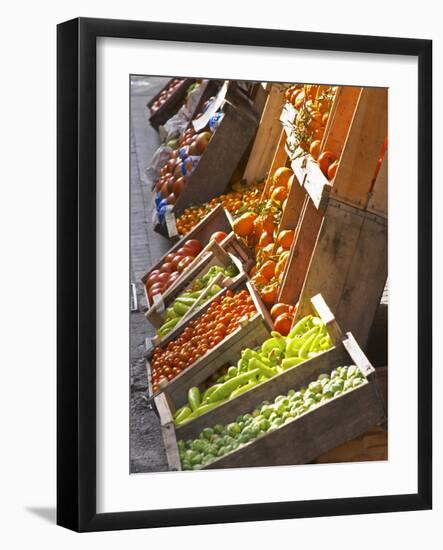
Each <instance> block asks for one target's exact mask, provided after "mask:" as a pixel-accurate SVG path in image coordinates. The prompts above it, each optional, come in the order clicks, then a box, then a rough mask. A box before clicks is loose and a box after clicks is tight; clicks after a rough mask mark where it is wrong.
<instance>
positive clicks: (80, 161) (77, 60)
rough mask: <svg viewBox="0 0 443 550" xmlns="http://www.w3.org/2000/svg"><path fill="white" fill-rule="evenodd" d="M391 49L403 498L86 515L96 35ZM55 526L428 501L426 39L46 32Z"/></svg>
mask: <svg viewBox="0 0 443 550" xmlns="http://www.w3.org/2000/svg"><path fill="white" fill-rule="evenodd" d="M98 37H114V38H133V39H154V40H167V41H171V40H172V41H183V42H196V43H212V44H230V45H247V46H266V47H280V48H294V49H297V48H302V49H305V50H306V49H307V50H327V51H338V52H359V53H378V54H398V55H408V56H414V57H416V58H417V60H418V174H417V177H418V205H417V207H418V231H419V233H418V358H417V359H418V471H417V483H418V490H417V493H415V494H399V495H393V496H377V497H361V498H340V499H327V500H312V501H299V502H297V501H294V502H279V503H260V504H244V505H232V506H212V507H204V508H190V509H189V508H188V509H187V508H183V509H173V510H151V511H149V510H140V511H136V512H119V513H105V514H98V513H97V512H96V386H97V382H96V310H95V303H96V122H95V121H96V39H97V38H98ZM57 49H58V58H57V71H58V76H57V139H58V146H57V195H58V196H57V232H58V240H57V271H58V274H57V302H58V304H57V317H58V321H57V347H58V351H57V425H58V426H57V454H58V460H57V523H58V524H59V525H61V526H64V527H67V528H69V529H73V530H76V531H104V530H113V529H132V528H148V527H166V526H178V525H195V524H210V523H225V522H239V521H255V520H272V519H284V518H305V517H321V516H331V515H346V514H369V513H376V512H395V511H411V510H425V509H430V508H431V507H432V400H431V396H432V208H431V204H432V203H431V201H432V169H431V166H432V152H431V151H432V148H431V145H432V119H431V117H432V112H431V109H432V41H430V40H417V39H406V38H391V37H374V36H354V35H344V34H324V33H314V32H296V31H285V30H264V29H254V28H238V27H237V28H234V27H217V26H201V25H188V24H172V23H157V22H156V23H152V22H142V21H122V20H108V19H84V18H79V19H73V20H71V21H67V22H64V23H61V24H60V25H58V28H57Z"/></svg>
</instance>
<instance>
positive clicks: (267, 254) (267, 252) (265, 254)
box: [260, 243, 274, 259]
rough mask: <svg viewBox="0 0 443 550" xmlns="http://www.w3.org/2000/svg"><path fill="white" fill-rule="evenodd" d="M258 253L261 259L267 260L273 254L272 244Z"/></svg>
mask: <svg viewBox="0 0 443 550" xmlns="http://www.w3.org/2000/svg"><path fill="white" fill-rule="evenodd" d="M260 252H261V256H262V257H263V258H266V259H269V258H270V257H271V256H272V255H273V254H274V244H273V243H272V244H268V245H267V246H265V247H264V248H262V249H261V251H260Z"/></svg>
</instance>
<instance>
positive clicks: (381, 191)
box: [367, 151, 388, 218]
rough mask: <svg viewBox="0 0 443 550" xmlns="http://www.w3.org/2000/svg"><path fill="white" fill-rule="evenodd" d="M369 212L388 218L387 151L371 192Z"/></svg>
mask: <svg viewBox="0 0 443 550" xmlns="http://www.w3.org/2000/svg"><path fill="white" fill-rule="evenodd" d="M367 210H368V211H369V212H373V213H374V214H378V215H379V216H384V217H386V218H387V216H388V152H387V151H386V153H385V155H384V157H383V161H382V163H381V166H380V171H379V172H378V174H377V179H376V180H375V184H374V188H373V190H372V191H371V194H370V196H369V201H368V207H367Z"/></svg>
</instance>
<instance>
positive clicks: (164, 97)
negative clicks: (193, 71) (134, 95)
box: [151, 78, 183, 113]
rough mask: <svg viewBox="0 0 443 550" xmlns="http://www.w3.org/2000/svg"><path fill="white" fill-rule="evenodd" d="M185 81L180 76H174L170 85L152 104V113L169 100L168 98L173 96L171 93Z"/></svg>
mask: <svg viewBox="0 0 443 550" xmlns="http://www.w3.org/2000/svg"><path fill="white" fill-rule="evenodd" d="M182 82H183V80H181V79H179V78H174V80H172V81H171V82H170V83H169V86H168V87H167V88H165V89H164V90H163V91H162V92H161V93H160V95H159V96H158V99H157V100H156V101H155V102H154V103H153V104H152V106H151V113H155V111H157V110H158V109H160V107H161V106H162V105H163V103H165V101H168V99H169V98H170V97H171V95H172V94H173V93H174V92H175V90H176V89H177V88H178V87H179V86H180V84H181V83H182Z"/></svg>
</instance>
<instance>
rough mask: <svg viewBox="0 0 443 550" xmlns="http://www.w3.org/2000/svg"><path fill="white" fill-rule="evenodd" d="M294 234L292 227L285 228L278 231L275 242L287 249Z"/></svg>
mask: <svg viewBox="0 0 443 550" xmlns="http://www.w3.org/2000/svg"><path fill="white" fill-rule="evenodd" d="M294 235H295V232H294V230H293V229H286V230H285V231H280V233H279V235H278V237H277V243H278V244H279V246H281V247H282V248H284V250H289V249H290V248H291V245H292V242H293V240H294Z"/></svg>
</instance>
